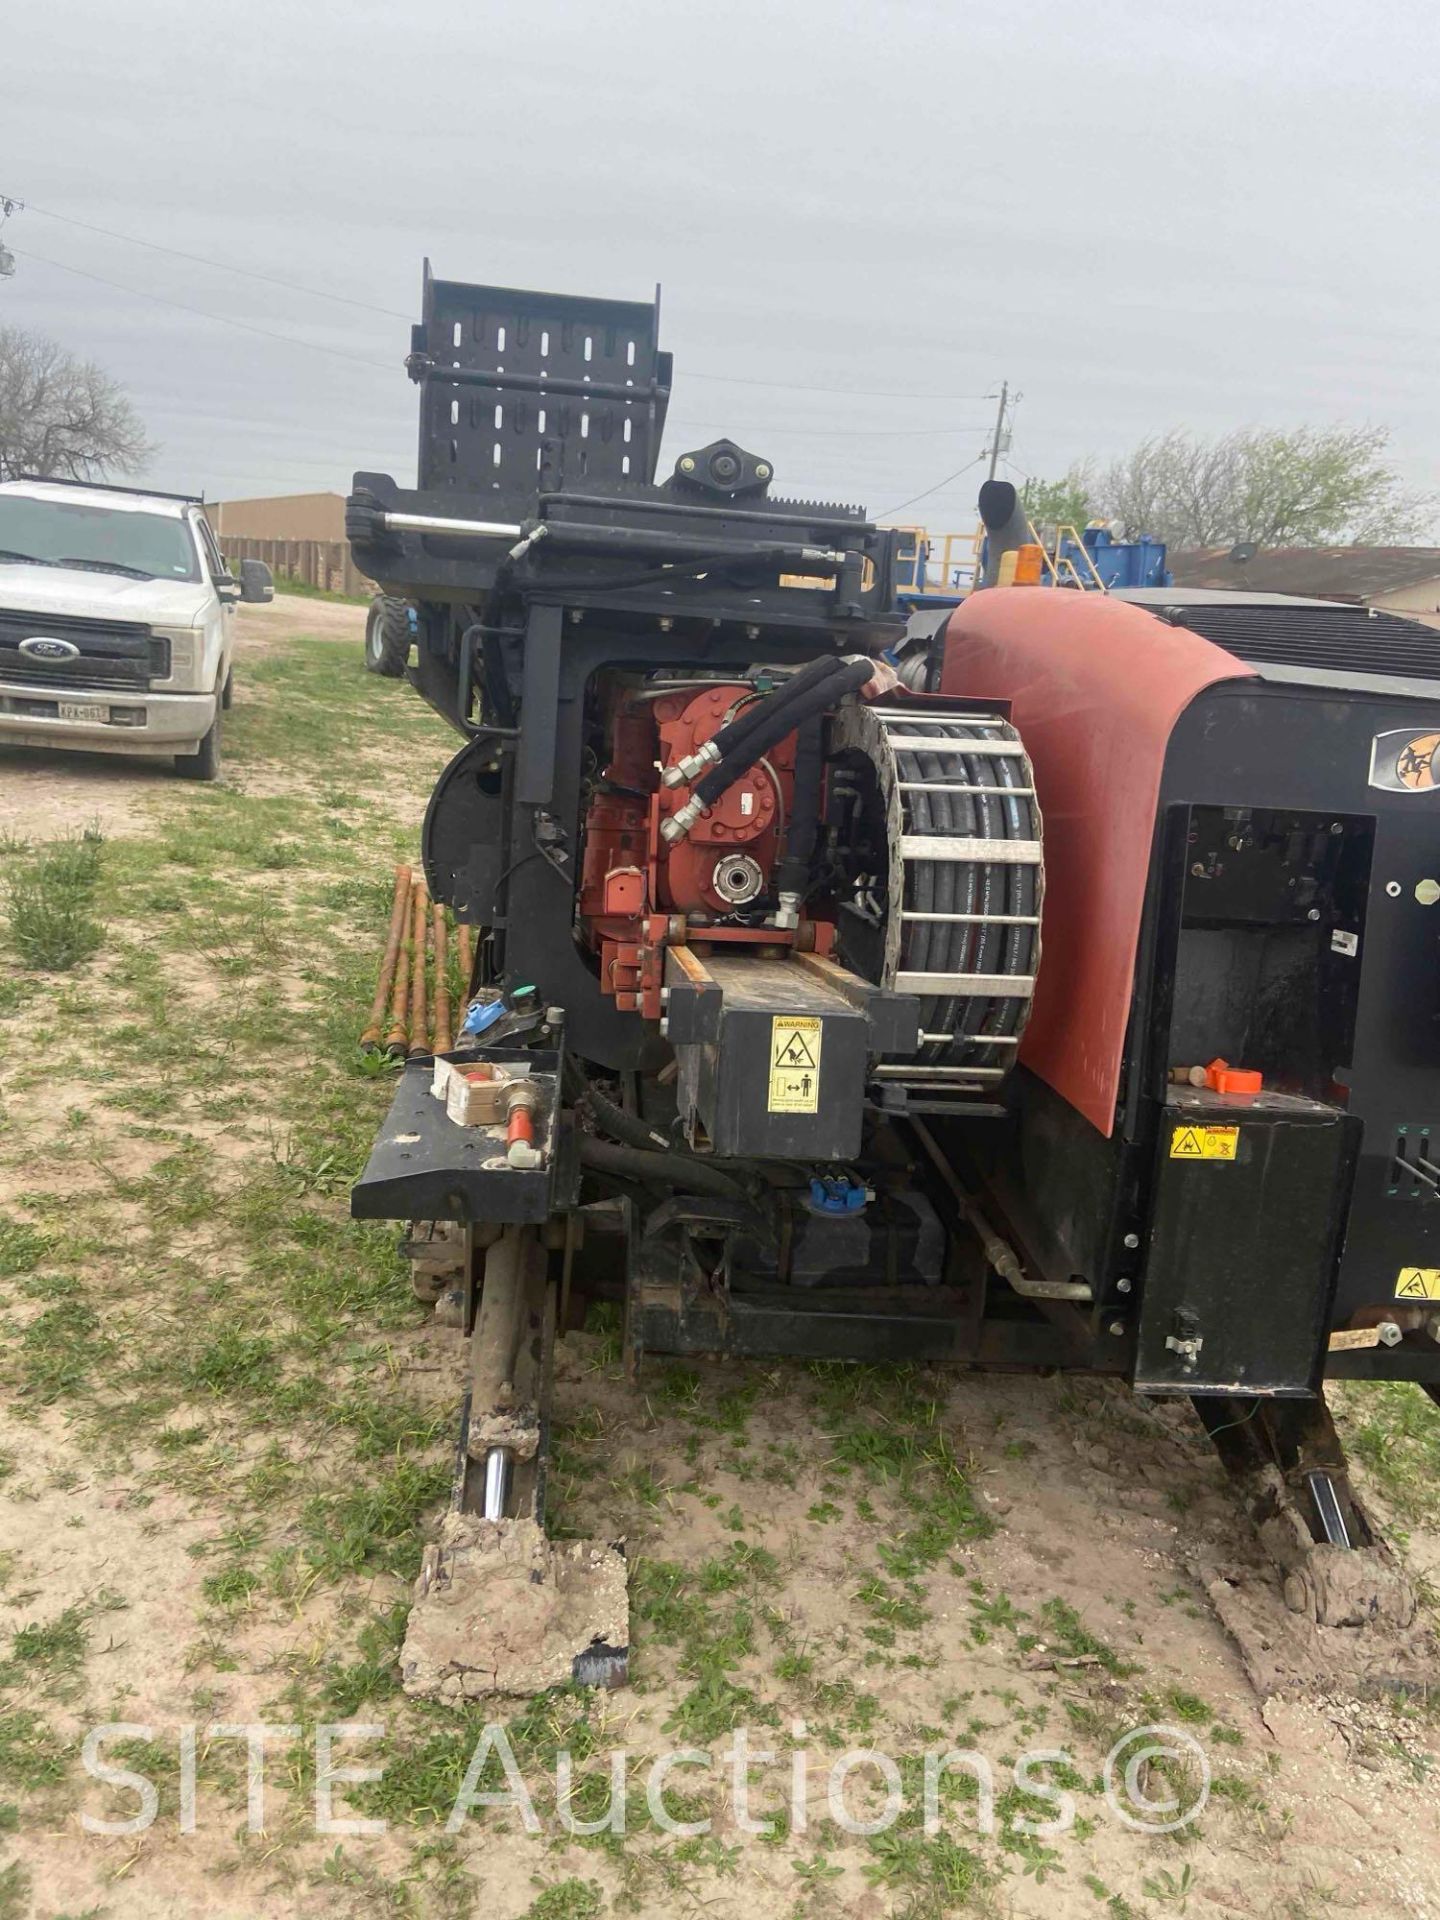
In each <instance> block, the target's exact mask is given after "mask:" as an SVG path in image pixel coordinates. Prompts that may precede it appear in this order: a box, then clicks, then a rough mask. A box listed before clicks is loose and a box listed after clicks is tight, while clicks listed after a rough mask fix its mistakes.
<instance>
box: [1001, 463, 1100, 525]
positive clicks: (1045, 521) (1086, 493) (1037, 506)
mask: <svg viewBox="0 0 1440 1920" xmlns="http://www.w3.org/2000/svg"><path fill="white" fill-rule="evenodd" d="M1094 486H1095V476H1094V474H1093V472H1092V471H1091V468H1090V465H1089V463H1088V462H1076V463H1075V464H1074V465H1072V466H1070V467H1068V468H1067V469H1066V471H1065V472H1064V473H1063V474H1062V475H1061V476H1060V478H1059V479H1058V480H1042V479H1040V478H1038V476H1032V477H1031V478H1030V479H1029V480H1027V481H1026V482H1025V484H1024V486H1023V487H1021V489H1020V504H1021V505H1022V506H1023V507H1024V509H1025V511H1026V513H1028V514H1029V516H1030V523H1031V525H1032V526H1033V527H1035V528H1036V529H1037V530H1038V529H1041V528H1045V527H1083V526H1084V525H1085V523H1086V521H1087V520H1093V519H1094V517H1095V515H1094V509H1093V508H1092V506H1091V504H1090V500H1091V494H1092V492H1093V490H1094Z"/></svg>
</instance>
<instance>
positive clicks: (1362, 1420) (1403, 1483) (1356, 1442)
mask: <svg viewBox="0 0 1440 1920" xmlns="http://www.w3.org/2000/svg"><path fill="white" fill-rule="evenodd" d="M1331 1391H1332V1394H1334V1389H1333V1388H1332V1390H1331ZM1334 1398H1335V1401H1336V1413H1337V1416H1338V1417H1339V1421H1340V1425H1341V1428H1342V1433H1343V1437H1344V1439H1345V1442H1346V1445H1347V1446H1348V1447H1349V1448H1350V1450H1351V1452H1352V1453H1353V1455H1354V1457H1355V1458H1356V1459H1357V1460H1358V1461H1360V1462H1361V1463H1362V1465H1363V1466H1364V1467H1365V1468H1366V1469H1367V1470H1368V1471H1369V1472H1370V1473H1371V1474H1372V1475H1373V1476H1374V1478H1375V1480H1376V1481H1377V1482H1378V1484H1379V1486H1380V1487H1381V1489H1382V1491H1383V1492H1384V1493H1385V1494H1386V1496H1387V1497H1388V1498H1389V1499H1390V1500H1392V1501H1393V1502H1394V1504H1395V1506H1396V1507H1397V1508H1398V1509H1399V1511H1400V1512H1401V1513H1402V1514H1403V1515H1404V1516H1405V1518H1406V1519H1407V1520H1410V1521H1418V1522H1423V1523H1426V1524H1428V1525H1431V1526H1433V1525H1435V1524H1437V1523H1440V1407H1437V1406H1436V1405H1435V1403H1434V1401H1433V1400H1431V1399H1430V1398H1429V1396H1428V1395H1427V1394H1426V1392H1425V1390H1424V1388H1423V1387H1417V1386H1412V1385H1411V1384H1410V1383H1409V1382H1408V1381H1388V1380H1387V1381H1358V1380H1357V1381H1349V1382H1347V1383H1346V1384H1345V1386H1344V1387H1343V1389H1342V1390H1341V1391H1340V1393H1339V1394H1334Z"/></svg>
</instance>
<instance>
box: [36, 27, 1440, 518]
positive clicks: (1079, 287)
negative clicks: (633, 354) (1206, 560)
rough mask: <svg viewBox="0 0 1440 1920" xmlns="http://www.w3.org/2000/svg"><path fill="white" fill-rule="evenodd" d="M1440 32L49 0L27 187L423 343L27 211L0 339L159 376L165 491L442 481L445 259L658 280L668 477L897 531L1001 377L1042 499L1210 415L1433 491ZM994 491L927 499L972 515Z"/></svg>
mask: <svg viewBox="0 0 1440 1920" xmlns="http://www.w3.org/2000/svg"><path fill="white" fill-rule="evenodd" d="M1437 23H1440V12H1437V9H1436V7H1435V5H1434V0H1369V4H1368V5H1364V6H1362V5H1361V4H1359V0H1349V3H1347V4H1337V0H1315V3H1313V4H1302V3H1301V0H1244V3H1243V4H1239V3H1237V0H1200V3H1199V4H1187V5H1183V6H1180V5H1175V4H1173V3H1172V0H1085V4H1074V3H1073V0H1072V3H1071V4H1066V5H1063V6H1061V5H1055V4H1052V0H1027V3H1026V4H1024V5H1021V6H1016V7H1012V8H1007V7H1004V6H998V5H987V6H983V7H982V6H979V5H976V4H973V0H950V4H948V5H929V4H907V3H904V0H901V3H899V4H893V5H888V6H886V5H881V4H879V0H863V3H856V0H852V3H851V4H848V5H845V4H828V5H827V4H818V3H816V0H729V4H723V5H705V6H701V5H693V4H689V3H688V0H671V3H670V4H668V5H666V4H660V0H596V3H595V4H585V3H584V0H525V3H524V4H518V3H517V0H429V3H428V4H427V5H425V6H413V5H412V6H403V7H402V6H395V5H390V4H383V3H382V0H347V4H345V5H343V6H341V5H338V4H325V3H324V0H321V3H320V4H317V3H316V0H309V3H308V4H307V3H306V0H285V3H284V4H282V3H281V0H228V4H223V5H220V4H215V3H214V0H122V3H121V4H116V3H115V0H46V4H45V5H44V6H43V7H27V8H25V9H24V10H23V15H22V14H21V13H20V12H19V11H17V12H16V13H15V14H14V15H12V17H11V19H10V21H9V24H8V27H7V30H6V36H5V46H4V64H3V70H0V192H5V193H10V194H13V195H16V196H18V197H20V198H22V199H24V200H26V201H30V202H33V203H34V207H35V208H44V209H47V210H48V212H49V214H58V215H65V216H67V217H68V219H69V220H71V221H85V222H90V223H92V224H94V225H96V226H100V227H105V228H111V229H114V230H116V231H118V232H120V233H124V234H128V235H134V236H138V237H140V238H143V239H148V240H151V241H156V242H161V243H163V244H164V245H166V246H170V247H176V248H181V249H185V250H188V251H190V252H193V253H197V254H204V255H209V256H213V257H216V258H219V259H222V260H228V261H231V262H233V263H234V264H236V265H237V266H244V267H247V268H250V269H253V270H256V271H260V272H263V273H267V274H272V275H275V276H277V277H278V278H279V279H281V280H282V281H285V282H286V283H301V284H303V285H304V286H308V287H311V288H321V289H325V290H327V291H328V292H330V293H332V294H340V295H345V296H347V297H348V298H350V299H353V300H356V301H360V302H364V303H369V304H370V305H373V306H374V307H378V308H382V309H388V310H390V314H393V316H394V317H389V315H387V314H386V313H383V312H374V311H369V310H367V309H366V307H364V306H353V307H352V306H345V305H341V304H338V303H335V302H332V301H330V300H325V299H319V298H314V297H311V296H310V295H309V294H306V293H304V292H301V291H299V290H298V289H297V288H296V287H295V286H294V285H293V284H286V285H284V286H271V285H266V284H262V283H261V282H259V281H255V280H249V279H243V278H240V277H238V276H237V275H234V274H231V273H228V272H225V271H223V270H220V269H217V268H212V267H209V266H203V265H197V264H194V263H191V262H188V261H184V260H178V259H174V258H171V257H169V256H167V255H165V254H161V253H156V252H147V251H146V250H145V249H143V248H141V247H138V246H134V245H130V244H126V243H124V242H122V241H119V240H113V239H110V238H107V237H105V236H104V235H102V234H99V233H94V232H90V231H87V230H85V229H84V228H82V227H79V226H75V225H69V224H66V223H65V222H63V221H61V220H59V219H55V218H51V217H47V216H46V215H45V214H42V213H40V212H38V211H34V210H27V211H26V212H24V213H21V214H17V215H15V216H14V217H13V218H12V219H11V221H10V222H9V225H8V226H7V228H6V229H5V238H6V240H7V242H8V243H9V244H10V245H11V246H12V247H13V248H14V250H15V252H16V253H17V255H18V256H19V260H18V271H17V273H16V275H15V277H14V278H13V279H10V280H5V281H0V320H3V321H10V322H14V323H16V324H19V325H23V326H27V327H33V328H37V329H41V330H43V331H45V332H47V333H50V334H52V335H54V336H55V337H57V338H58V339H60V340H61V341H62V342H64V344H65V345H66V346H68V347H71V348H73V349H75V350H76V351H78V352H80V353H83V354H85V355H87V356H90V357H93V358H94V359H96V360H98V361H99V362H101V364H103V365H104V366H106V367H107V368H109V369H110V370H111V371H112V372H114V373H115V374H116V375H118V376H119V377H120V379H121V380H123V382H124V383H125V385H126V386H127V387H128V389H129V391H130V393H131V395H132V397H133V398H134V400H135V402H136V404H137V405H138V407H139V409H140V411H141V413H142V414H143V416H144V418H145V420H146V422H147V423H148V425H149V428H150V430H151V432H152V434H153V435H154V437H155V438H156V439H157V440H159V441H160V442H161V443H162V451H161V453H160V455H159V457H158V459H157V461H156V463H155V466H154V469H153V475H152V478H153V482H154V483H155V484H159V485H175V486H185V487H194V488H196V489H199V488H201V487H203V488H204V490H205V491H206V492H207V493H208V494H209V495H210V496H211V497H221V498H224V497H235V496H238V495H245V494H257V493H271V492H290V491H302V490H305V491H308V490H311V489H316V488H323V487H334V488H337V489H340V490H344V488H345V487H346V486H347V484H348V481H349V476H350V473H351V471H352V469H353V468H354V467H356V466H362V467H378V468H381V469H388V470H389V471H391V472H393V473H394V474H395V475H396V477H397V478H398V479H400V480H401V481H402V482H404V483H407V484H408V483H413V473H414V440H415V427H414V422H415V416H416V389H414V388H413V387H411V385H410V383H409V382H408V381H407V379H406V378H405V375H404V372H403V370H402V365H401V362H402V358H403V355H404V352H405V349H406V345H407V338H408V335H407V327H408V320H409V318H411V317H413V316H415V315H417V314H418V300H419V284H420V263H421V260H422V257H423V256H424V255H426V254H429V256H430V257H431V259H432V261H433V263H434V266H435V270H436V272H437V273H439V274H441V275H442V276H444V277H448V278H454V279H473V280H492V281H497V282H500V283H503V284H507V285H518V286H536V287H547V288H552V289H560V290H564V291H574V292H582V293H595V294H603V295H608V296H612V297H621V298H636V297H639V298H644V297H647V296H648V294H649V291H650V289H651V288H652V286H653V285H654V283H655V282H656V281H657V280H659V281H660V282H662V283H663V286H664V308H663V324H662V338H663V343H664V344H665V345H666V346H668V347H669V348H671V349H672V350H673V351H674V353H675V356H676V365H677V376H676V388H675V398H674V402H673V404H672V407H671V422H672V426H671V429H670V431H669V432H668V433H667V439H666V449H667V451H668V453H669V454H671V455H673V454H674V453H675V452H677V451H678V450H680V448H681V446H682V445H684V444H697V443H700V442H703V441H704V440H707V439H710V438H713V437H714V435H715V433H716V432H718V431H722V430H723V431H729V432H731V433H732V434H733V435H734V436H735V437H736V438H737V439H739V440H741V441H743V442H745V443H746V444H748V445H750V446H751V447H753V448H756V449H757V450H759V451H762V452H764V453H766V454H769V455H770V456H771V457H772V458H773V459H774V461H775V465H776V470H777V478H778V486H777V491H780V492H785V493H795V494H801V495H804V496H819V497H823V498H828V499H842V500H846V501H856V502H859V503H861V504H863V505H865V506H867V507H869V508H870V509H871V511H872V512H877V513H883V512H884V511H885V510H887V509H889V508H892V507H895V506H897V505H899V504H900V503H901V502H903V501H905V500H907V499H908V497H909V496H911V495H913V494H918V493H920V492H921V491H922V490H924V489H926V488H929V487H931V486H932V485H933V484H934V483H935V482H936V481H938V480H940V479H941V478H942V477H943V476H945V475H946V474H948V473H949V472H951V471H952V470H953V469H955V468H957V467H959V466H961V464H962V463H963V462H965V461H968V460H970V459H971V458H972V457H973V456H974V455H975V454H977V453H978V452H979V450H980V448H981V446H982V445H983V443H984V439H985V422H986V421H987V419H988V418H989V417H990V415H991V414H992V413H993V402H989V401H987V400H985V399H984V398H982V397H981V396H984V395H986V394H989V393H992V392H993V391H994V390H995V388H996V386H997V385H998V382H999V381H1000V379H1001V378H1002V377H1008V378H1009V380H1010V381H1011V383H1012V385H1014V386H1016V387H1018V388H1019V389H1020V390H1021V392H1022V393H1023V395H1024V399H1023V401H1022V403H1021V405H1020V409H1019V412H1018V415H1017V418H1016V422H1015V435H1014V447H1013V450H1012V454H1011V459H1012V461H1013V462H1014V467H1013V468H1012V473H1016V472H1041V473H1054V472H1058V471H1059V470H1061V469H1063V468H1064V467H1065V466H1066V465H1067V464H1068V463H1069V462H1070V461H1071V460H1072V459H1076V458H1079V457H1081V456H1084V455H1087V454H1094V455H1099V456H1101V457H1103V456H1105V455H1108V454H1113V453H1118V452H1121V451H1123V450H1124V449H1125V448H1127V447H1128V446H1130V445H1132V444H1133V443H1134V442H1135V441H1136V440H1137V439H1139V438H1140V437H1142V436H1143V435H1145V434H1147V433H1150V432H1152V431H1155V430H1157V429H1162V428H1166V427H1169V426H1172V425H1184V426H1188V427H1193V428H1196V429H1199V430H1201V431H1203V432H1207V433H1208V432H1217V431H1221V430H1223V429H1225V428H1228V427H1232V426H1237V425H1245V424H1277V425H1294V424H1300V423H1317V424H1319V423H1324V424H1328V423H1331V422H1336V421H1343V422H1351V423H1358V422H1372V423H1383V424H1385V425H1388V426H1389V427H1391V428H1392V429H1393V433H1394V443H1393V444H1394V451H1395V454H1396V457H1397V459H1398V462H1399V464H1400V465H1401V466H1402V468H1403V469H1404V471H1405V473H1406V475H1407V477H1408V478H1409V479H1410V480H1411V481H1412V482H1413V483H1414V484H1415V485H1417V486H1419V487H1422V488H1425V489H1426V490H1431V489H1435V488H1437V486H1440V460H1437V450H1440V384H1437V379H1436V372H1437V357H1436V315H1437V311H1440V298H1437V296H1440V247H1437V244H1436V190H1437V183H1440V79H1437V75H1440V24H1437ZM66 267H68V268H70V269H83V270H84V272H85V273H86V274H89V275H94V276H99V279H93V278H92V279H87V278H82V277H80V275H79V273H78V272H75V271H65V270H64V268H66ZM102 281H107V282H113V283H114V285H104V284H101V282H102ZM120 289H124V290H120ZM147 292H148V293H150V294H152V295H155V296H164V298H165V299H166V300H169V301H177V302H181V303H183V304H184V305H186V306H189V307H192V308H197V309H207V310H209V311H210V312H211V313H218V314H224V315H229V316H231V317H232V318H233V319H235V320H243V321H245V322H247V323H248V324H249V325H250V326H251V327H255V328H261V329H268V330H269V331H271V332H275V333H280V334H286V335H292V336H294V340H295V341H296V342H308V343H310V344H309V347H307V346H305V345H300V344H292V343H291V342H289V341H285V340H274V339H270V338H267V337H264V335H263V334H260V333H251V332H245V331H241V330H238V329H236V328H234V327H232V326H229V325H225V324H223V323H220V322H217V321H216V320H213V319H210V318H204V317H201V316H200V315H198V314H196V313H188V312H182V311H178V310H177V309H176V308H175V307H173V306H167V305H162V304H159V302H158V300H156V299H148V298H146V297H144V296H145V294H146V293H147ZM315 348H323V349H326V351H323V352H322V351H315V350H313V349H315ZM346 355H348V356H353V357H352V358H350V359H346V358H343V357H336V356H346ZM702 376H703V377H702ZM716 376H733V380H726V379H721V378H718V377H716ZM753 381H766V382H774V383H775V384H774V385H773V386H755V385H747V384H741V382H753ZM814 387H834V388H839V389H842V390H843V391H842V392H841V393H840V394H837V395H827V394H824V393H817V392H812V391H804V389H806V388H814ZM861 390H864V391H861ZM875 390H878V394H879V395H884V394H898V395H900V396H902V397H898V398H893V397H878V395H877V393H876V391H875ZM975 479H976V473H975V472H974V471H973V470H972V471H970V472H968V473H967V474H965V475H964V476H963V478H962V479H960V480H958V481H956V482H954V483H953V484H952V485H950V486H949V487H947V488H945V489H943V490H941V491H939V492H936V493H934V494H933V495H932V496H931V497H930V498H929V499H928V500H926V501H925V502H923V503H922V504H921V506H919V507H917V508H916V509H915V513H914V517H916V518H920V517H922V516H928V519H929V523H930V524H931V526H932V527H939V526H944V525H946V524H956V525H962V524H969V523H970V522H971V520H972V519H973V514H972V512H971V508H972V504H973V500H974V492H975V484H974V483H975ZM906 517H909V516H906Z"/></svg>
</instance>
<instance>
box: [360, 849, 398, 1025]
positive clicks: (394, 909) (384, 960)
mask: <svg viewBox="0 0 1440 1920" xmlns="http://www.w3.org/2000/svg"><path fill="white" fill-rule="evenodd" d="M409 904H410V869H409V867H396V869H395V897H394V899H393V900H392V901H391V903H390V930H389V932H388V933H387V934H386V936H385V951H384V953H383V955H382V956H381V960H380V980H379V984H378V985H377V986H376V988H375V998H374V1000H373V1001H372V1003H371V1006H370V1019H369V1022H368V1024H367V1025H366V1028H365V1031H364V1032H363V1033H362V1034H361V1036H360V1045H361V1046H362V1047H363V1048H364V1049H365V1051H366V1052H367V1053H371V1052H373V1051H374V1050H375V1049H376V1048H377V1047H378V1046H379V1045H380V1035H381V1032H382V1031H383V1029H384V1026H385V1011H386V1008H387V1007H388V1006H389V1005H390V994H391V991H392V989H393V988H394V985H395V966H396V962H397V961H398V960H399V958H400V943H401V941H402V940H403V939H404V937H405V910H406V908H407V907H408V906H409Z"/></svg>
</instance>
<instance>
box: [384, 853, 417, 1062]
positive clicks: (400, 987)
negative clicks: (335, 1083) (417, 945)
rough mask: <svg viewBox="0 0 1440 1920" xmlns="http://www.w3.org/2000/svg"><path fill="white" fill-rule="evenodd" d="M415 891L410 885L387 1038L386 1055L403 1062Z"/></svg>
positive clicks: (407, 1026) (408, 1029) (406, 891)
mask: <svg viewBox="0 0 1440 1920" xmlns="http://www.w3.org/2000/svg"><path fill="white" fill-rule="evenodd" d="M411 900H412V889H411V887H410V886H409V884H408V883H407V885H406V888H405V900H404V906H403V912H402V915H401V919H402V930H401V935H400V949H399V953H398V955H397V957H396V962H395V990H394V992H393V993H392V995H391V996H390V1031H389V1032H388V1033H387V1034H386V1036H385V1051H386V1053H388V1054H389V1055H390V1056H391V1058H392V1059H400V1060H403V1059H404V1058H405V1051H406V1048H407V1047H408V1045H409V1039H410V962H411V947H412V940H411V927H412V921H413V918H414V916H413V914H412V912H411Z"/></svg>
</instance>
